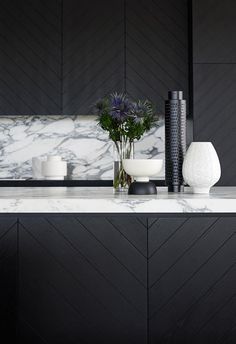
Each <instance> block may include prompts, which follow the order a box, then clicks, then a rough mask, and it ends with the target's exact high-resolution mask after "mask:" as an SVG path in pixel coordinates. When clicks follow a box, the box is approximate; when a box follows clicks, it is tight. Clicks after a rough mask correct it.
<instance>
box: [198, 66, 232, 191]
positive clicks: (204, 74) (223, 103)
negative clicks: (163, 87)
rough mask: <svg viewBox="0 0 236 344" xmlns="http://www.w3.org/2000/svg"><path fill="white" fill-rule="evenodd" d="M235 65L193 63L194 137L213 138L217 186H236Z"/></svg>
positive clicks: (200, 138) (200, 139)
mask: <svg viewBox="0 0 236 344" xmlns="http://www.w3.org/2000/svg"><path fill="white" fill-rule="evenodd" d="M235 88H236V65H230V64H196V65H195V66H194V139H195V140H196V141H212V142H213V144H214V146H215V148H216V150H217V152H218V154H219V158H220V162H221V167H222V176H221V179H220V182H219V185H235V182H236V157H235V145H236V137H235V128H236V118H235V111H236V98H235Z"/></svg>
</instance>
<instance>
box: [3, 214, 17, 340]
mask: <svg viewBox="0 0 236 344" xmlns="http://www.w3.org/2000/svg"><path fill="white" fill-rule="evenodd" d="M16 321H17V226H16V219H14V218H11V217H10V216H9V217H1V218H0V333H1V338H4V340H5V341H6V343H15V341H16V325H17V322H16Z"/></svg>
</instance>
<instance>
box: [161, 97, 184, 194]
mask: <svg viewBox="0 0 236 344" xmlns="http://www.w3.org/2000/svg"><path fill="white" fill-rule="evenodd" d="M185 153H186V100H184V99H183V92H182V91H169V92H168V100H166V102H165V156H166V159H165V172H166V185H167V186H168V191H169V192H181V191H182V190H183V182H184V181H183V175H182V165H183V159H184V155H185Z"/></svg>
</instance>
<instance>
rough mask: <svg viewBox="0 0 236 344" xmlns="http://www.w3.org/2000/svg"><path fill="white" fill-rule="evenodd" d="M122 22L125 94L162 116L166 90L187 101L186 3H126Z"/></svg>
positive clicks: (161, 0) (147, 0)
mask: <svg viewBox="0 0 236 344" xmlns="http://www.w3.org/2000/svg"><path fill="white" fill-rule="evenodd" d="M125 20H126V30H125V40H126V42H125V43H126V44H125V46H126V49H125V54H126V75H125V77H126V89H127V93H128V94H129V95H130V96H131V97H132V98H134V99H136V98H140V99H149V100H151V101H152V102H153V103H154V104H155V105H156V107H157V111H158V113H161V114H164V105H165V102H164V100H165V99H166V98H167V94H168V91H169V90H174V89H177V90H183V91H184V96H185V99H188V3H187V1H185V0H178V1H174V2H173V1H171V0H155V1H153V0H139V1H136V0H127V1H126V13H125Z"/></svg>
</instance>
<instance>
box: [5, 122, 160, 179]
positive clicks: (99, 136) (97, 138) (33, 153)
mask: <svg viewBox="0 0 236 344" xmlns="http://www.w3.org/2000/svg"><path fill="white" fill-rule="evenodd" d="M0 146H1V152H0V166H1V168H0V178H2V179H6V178H14V179H18V178H30V177H32V168H31V166H32V160H31V159H32V158H33V157H41V158H43V159H45V157H46V156H47V155H60V156H61V157H62V158H63V160H65V161H66V162H67V164H68V176H69V178H70V179H80V180H112V179H113V143H112V142H111V140H109V138H108V134H107V133H106V132H104V131H103V130H102V129H101V128H100V127H99V126H98V123H97V120H96V117H94V116H8V117H3V116H1V118H0ZM164 147H165V143H164V121H163V120H162V121H160V123H159V127H157V128H153V129H152V130H150V132H148V133H147V134H146V135H145V136H144V137H143V138H142V139H141V140H140V141H139V142H137V143H135V157H136V158H142V159H146V158H148V159H151V158H156V159H164V149H165V148H164ZM163 178H164V168H163V170H162V173H161V174H160V175H159V176H158V179H163Z"/></svg>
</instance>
